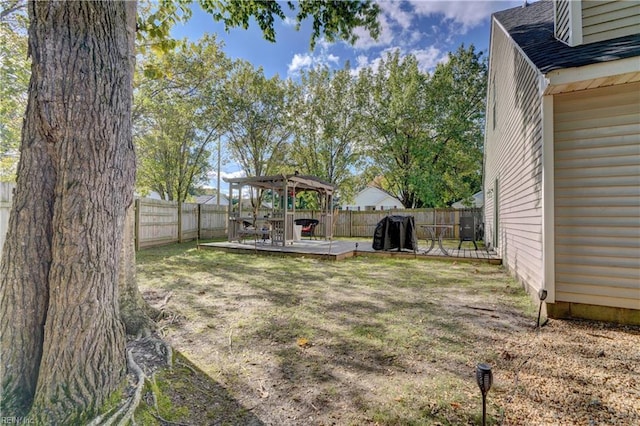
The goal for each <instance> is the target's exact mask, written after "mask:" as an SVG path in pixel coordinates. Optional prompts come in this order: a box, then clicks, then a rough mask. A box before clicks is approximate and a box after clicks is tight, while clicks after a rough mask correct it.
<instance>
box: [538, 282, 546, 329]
mask: <svg viewBox="0 0 640 426" xmlns="http://www.w3.org/2000/svg"><path fill="white" fill-rule="evenodd" d="M546 298H547V290H545V289H543V288H541V289H540V291H538V299H540V306H539V307H538V321H537V322H536V328H540V313H541V312H542V301H543V300H544V299H546Z"/></svg>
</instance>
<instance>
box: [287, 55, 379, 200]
mask: <svg viewBox="0 0 640 426" xmlns="http://www.w3.org/2000/svg"><path fill="white" fill-rule="evenodd" d="M299 87H300V90H299V91H298V92H297V96H296V99H295V101H294V103H293V110H292V114H291V116H292V120H293V123H292V124H293V142H292V149H291V155H290V160H289V161H291V162H292V164H293V167H294V168H295V170H298V171H299V172H300V173H301V174H309V175H313V176H317V177H319V178H321V179H323V180H325V181H327V182H330V183H332V184H334V185H336V187H337V188H338V194H339V195H340V197H341V198H342V199H348V198H349V197H350V196H352V195H353V194H354V192H355V190H354V187H355V183H354V182H355V180H356V178H355V176H354V175H355V174H357V173H358V172H359V169H360V166H362V164H363V162H364V160H363V155H364V146H365V140H366V139H367V131H366V129H365V127H364V126H363V121H362V120H360V115H359V113H358V108H357V101H356V90H357V87H356V79H355V78H354V77H353V76H352V75H351V73H350V70H349V67H348V66H347V67H345V68H344V69H341V70H338V71H334V72H331V71H330V70H329V69H328V68H326V67H325V68H318V69H313V70H310V71H308V72H306V73H303V74H302V77H301V81H300V83H299Z"/></svg>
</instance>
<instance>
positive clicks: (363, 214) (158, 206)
mask: <svg viewBox="0 0 640 426" xmlns="http://www.w3.org/2000/svg"><path fill="white" fill-rule="evenodd" d="M13 187H14V185H13V184H8V183H2V182H0V253H1V252H2V244H3V243H4V239H5V233H6V230H7V225H8V221H9V211H10V207H11V199H12V193H13ZM268 213H270V211H267V210H265V211H264V212H263V211H260V212H258V217H262V216H264V215H267V214H268ZM388 215H402V216H413V217H414V220H415V223H416V225H422V224H431V225H458V224H459V223H460V217H463V216H473V217H475V218H476V224H480V223H483V215H482V209H466V210H456V209H404V210H373V211H372V210H366V211H352V210H339V211H338V212H337V214H335V215H334V217H333V224H328V223H326V222H325V220H324V219H325V218H324V217H323V215H322V214H320V213H319V212H317V211H311V210H296V212H295V215H294V216H295V219H302V218H312V219H318V220H319V221H320V223H319V225H318V228H316V235H324V227H325V226H333V235H334V237H357V238H364V239H369V238H371V239H372V238H373V233H374V231H375V229H376V225H377V224H378V222H380V221H381V220H382V219H383V218H384V217H385V216H388ZM135 218H136V221H135V241H136V249H137V250H139V249H141V248H147V247H154V246H159V245H164V244H171V243H174V242H177V241H179V239H180V236H181V237H182V240H183V241H188V240H194V239H196V238H200V239H211V238H226V237H227V235H228V225H229V219H228V214H227V206H214V205H209V204H192V203H184V204H183V205H182V218H181V219H182V226H181V232H180V233H179V232H178V220H179V219H178V204H177V203H176V202H173V201H162V200H153V199H150V198H137V199H136V200H135ZM417 231H418V238H426V236H427V235H426V231H425V229H423V228H421V227H420V226H417ZM444 237H445V238H456V239H457V238H459V233H458V227H457V226H454V227H453V228H452V229H451V230H447V231H446V234H445V235H444Z"/></svg>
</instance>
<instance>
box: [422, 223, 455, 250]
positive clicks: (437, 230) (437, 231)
mask: <svg viewBox="0 0 640 426" xmlns="http://www.w3.org/2000/svg"><path fill="white" fill-rule="evenodd" d="M419 226H420V227H421V228H424V229H426V230H427V244H429V248H428V249H427V250H426V251H425V254H426V253H429V252H430V251H431V250H432V249H433V246H435V243H436V241H438V247H440V250H442V253H444V255H445V256H451V255H450V254H449V252H448V251H447V250H446V249H445V248H444V247H443V246H442V236H443V235H444V233H445V232H446V231H447V230H448V229H453V225H419Z"/></svg>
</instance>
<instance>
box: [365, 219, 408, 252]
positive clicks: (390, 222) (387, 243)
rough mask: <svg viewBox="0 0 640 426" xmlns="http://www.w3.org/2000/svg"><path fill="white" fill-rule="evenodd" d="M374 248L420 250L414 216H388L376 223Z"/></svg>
mask: <svg viewBox="0 0 640 426" xmlns="http://www.w3.org/2000/svg"><path fill="white" fill-rule="evenodd" d="M373 249H374V250H393V249H398V251H400V250H403V249H407V250H413V251H416V250H418V236H417V234H416V226H415V221H414V218H413V216H387V217H385V218H384V219H382V220H381V221H380V222H378V224H377V225H376V230H375V232H374V234H373Z"/></svg>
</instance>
